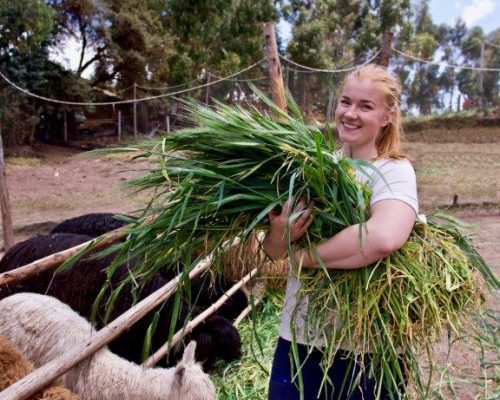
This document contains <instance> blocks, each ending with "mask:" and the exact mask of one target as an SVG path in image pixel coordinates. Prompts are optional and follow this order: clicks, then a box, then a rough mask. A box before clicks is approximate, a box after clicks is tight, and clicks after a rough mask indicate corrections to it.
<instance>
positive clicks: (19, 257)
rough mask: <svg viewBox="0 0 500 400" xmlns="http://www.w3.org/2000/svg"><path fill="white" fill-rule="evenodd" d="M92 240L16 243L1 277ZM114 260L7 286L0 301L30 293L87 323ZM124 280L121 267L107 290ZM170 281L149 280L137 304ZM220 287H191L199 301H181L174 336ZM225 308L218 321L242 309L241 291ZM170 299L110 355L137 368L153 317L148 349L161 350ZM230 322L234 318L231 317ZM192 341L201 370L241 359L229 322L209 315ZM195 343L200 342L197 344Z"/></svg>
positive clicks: (127, 300) (129, 298) (62, 237)
mask: <svg viewBox="0 0 500 400" xmlns="http://www.w3.org/2000/svg"><path fill="white" fill-rule="evenodd" d="M88 240H91V237H90V236H87V235H77V234H68V233H57V234H51V235H45V236H37V237H34V238H31V239H28V240H26V241H24V242H20V243H17V244H16V245H15V246H13V247H12V248H11V249H9V251H7V253H6V254H5V255H4V257H3V258H2V260H0V272H6V271H9V270H12V269H14V268H17V267H20V266H23V265H25V264H28V263H30V262H32V261H35V260H38V259H40V258H43V257H46V256H48V255H50V254H53V253H55V252H58V251H62V250H65V249H67V248H70V247H73V246H76V245H78V244H80V243H84V242H86V241H88ZM113 258H114V255H113V254H111V255H108V256H106V257H104V258H99V259H83V260H80V261H79V262H78V263H77V264H75V265H74V266H73V267H72V268H71V269H70V270H68V271H65V272H63V273H60V274H54V272H52V271H46V272H42V273H40V274H37V275H34V276H32V277H30V278H28V279H26V280H23V281H20V282H17V283H14V284H12V285H9V286H3V287H0V299H1V298H3V297H5V296H8V295H10V294H13V293H19V292H35V293H44V294H48V295H51V296H54V297H56V298H58V299H59V300H61V301H62V302H63V303H66V304H68V305H69V306H70V307H71V308H72V309H73V310H75V311H77V312H79V313H80V314H81V315H83V316H84V317H86V318H89V319H90V316H91V315H92V306H93V303H94V301H95V299H96V298H97V296H98V295H99V292H100V291H101V288H102V287H103V285H104V284H105V282H106V281H107V279H108V278H107V276H106V272H105V270H106V268H107V267H108V266H109V265H110V264H111V262H112V260H113ZM127 274H128V265H123V266H120V267H119V268H118V269H117V271H116V272H115V274H114V275H113V277H112V278H111V286H112V287H116V286H117V285H118V284H119V282H120V281H121V279H122V278H123V277H124V276H126V275H127ZM169 278H170V279H171V277H169V276H164V274H157V275H156V276H154V277H153V278H152V279H151V280H149V281H148V282H147V283H146V284H145V285H144V287H142V288H140V289H139V288H135V289H137V293H134V296H136V300H138V301H139V300H142V299H143V298H145V297H146V296H148V295H149V294H151V293H153V292H154V291H156V290H157V289H159V288H160V287H162V286H163V285H165V284H166V283H167V282H168V281H169V280H170V279H169ZM221 285H223V283H216V284H215V285H212V286H211V285H209V284H208V282H205V279H204V278H199V279H196V280H195V281H193V283H192V285H191V294H192V297H193V299H194V298H197V299H199V300H198V301H197V302H196V305H195V307H194V308H193V305H192V304H190V302H189V301H188V300H187V299H185V298H183V299H182V301H181V308H180V315H179V318H178V321H175V322H177V326H176V330H177V329H180V328H181V327H182V325H183V323H184V321H186V319H189V318H190V317H192V316H195V315H197V314H199V313H200V312H201V311H202V310H203V307H207V306H208V305H210V304H211V303H212V302H213V300H215V297H216V296H217V295H218V294H219V293H220V292H221V291H222V290H223V289H222V286H221ZM110 294H111V292H110V291H108V292H107V293H105V295H104V298H103V301H102V302H101V306H100V308H99V315H98V316H97V319H96V321H95V324H96V327H97V328H98V329H100V328H102V327H103V326H104V325H105V324H106V323H105V322H106V321H104V320H103V316H104V315H105V310H104V307H105V306H104V305H105V304H106V300H107V299H108V298H109V296H110ZM134 296H133V295H132V294H131V293H130V289H129V288H126V289H125V290H123V291H122V292H121V294H120V295H119V296H118V298H117V300H116V302H115V304H114V307H113V311H112V312H111V315H110V320H112V319H114V318H116V317H118V316H119V315H121V314H123V313H124V312H125V311H127V310H128V309H130V308H131V307H132V306H133V304H134ZM230 300H231V301H230V302H229V303H228V305H227V306H226V307H225V308H223V309H222V312H223V313H224V314H223V315H230V316H231V317H233V316H234V315H235V314H236V315H237V314H239V312H240V311H241V310H242V309H243V308H245V307H246V304H247V299H246V295H245V294H244V293H243V291H240V292H239V293H236V294H235V296H234V297H232V298H231V299H230ZM173 304H174V299H169V300H168V301H167V302H166V303H165V304H164V305H163V306H160V307H158V308H157V309H156V310H153V311H151V312H150V313H149V314H147V315H146V316H145V317H144V318H142V319H141V320H140V321H138V322H137V323H135V324H134V325H133V326H131V327H130V328H129V329H128V330H127V331H125V332H124V333H123V334H122V335H120V337H118V338H116V339H115V340H113V342H111V343H110V345H109V347H110V349H111V350H112V351H113V352H115V353H116V354H118V355H120V356H122V357H124V358H126V359H127V360H129V361H133V362H136V363H140V362H142V361H143V351H142V343H143V341H144V338H145V335H146V332H147V330H148V328H149V326H150V324H151V323H152V321H153V319H154V318H155V312H158V321H157V328H156V330H155V332H154V334H153V337H152V341H151V345H152V347H151V348H152V351H155V350H156V349H158V348H159V347H160V346H162V345H163V344H164V342H165V340H166V338H167V337H168V333H169V330H170V326H171V321H172V310H173ZM233 318H234V317H233ZM214 335H216V336H215V337H214ZM190 338H191V339H193V340H200V343H201V340H203V343H204V345H203V346H197V349H196V359H197V360H198V361H203V362H204V367H205V368H207V369H208V368H210V367H211V366H212V365H213V362H214V361H215V360H216V359H217V358H223V359H224V360H227V361H231V360H234V359H236V358H239V357H240V356H241V351H240V348H241V339H240V336H239V334H238V331H237V330H236V328H235V327H234V326H233V325H232V324H231V322H230V321H229V320H227V319H226V318H224V317H223V316H218V315H212V316H210V317H209V318H207V320H206V321H205V322H204V323H203V324H202V326H200V327H198V328H196V329H195V330H194V331H193V333H192V334H191V335H190ZM198 338H199V339H198ZM179 356H180V354H173V357H171V359H169V360H167V359H166V358H163V359H162V360H160V363H159V365H162V366H170V365H172V362H175V361H176V360H177V359H178V358H179Z"/></svg>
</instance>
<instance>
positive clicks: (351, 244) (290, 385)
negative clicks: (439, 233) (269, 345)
mask: <svg viewBox="0 0 500 400" xmlns="http://www.w3.org/2000/svg"><path fill="white" fill-rule="evenodd" d="M400 94H401V86H400V84H399V82H398V80H397V79H396V77H394V76H393V75H392V74H391V73H389V72H388V71H387V70H386V69H385V68H383V67H380V66H377V65H372V64H371V65H366V66H363V67H361V68H359V69H356V70H354V71H353V72H351V73H350V74H349V75H348V76H347V77H346V78H345V79H344V81H343V82H342V84H341V86H340V88H339V91H338V97H337V105H336V110H335V122H336V126H337V130H338V137H339V140H340V141H341V143H342V151H343V153H344V155H345V156H348V157H351V158H353V159H358V160H364V161H368V162H371V163H373V165H374V166H375V167H377V169H378V170H379V171H380V174H379V173H375V172H374V171H372V170H371V169H370V171H357V172H356V176H357V179H358V180H359V181H364V182H367V183H368V185H369V186H370V188H371V190H372V196H371V200H370V211H371V216H370V218H369V220H368V221H367V222H366V230H363V235H362V237H361V241H360V237H359V226H358V225H353V226H350V227H348V228H346V229H344V230H342V231H341V232H339V233H338V234H336V235H335V236H333V237H332V238H330V239H328V240H327V241H325V242H323V243H321V244H319V245H317V246H316V248H315V249H314V250H315V252H316V253H317V254H318V255H319V257H321V260H322V262H323V263H324V265H326V266H327V267H328V268H336V269H355V268H363V267H365V266H367V265H370V264H372V263H373V262H375V261H377V260H379V259H381V258H384V257H385V256H387V255H389V254H390V253H392V252H394V251H396V250H398V249H399V248H400V247H401V246H403V244H404V243H405V242H406V240H407V239H408V237H409V235H410V232H411V230H412V228H413V225H414V223H415V220H416V218H417V215H418V199H417V186H416V178H415V172H414V170H413V167H412V165H411V163H410V162H409V161H408V160H407V159H405V158H404V157H403V156H402V155H401V153H400V142H401V136H402V128H401V112H400V109H399V98H400ZM367 175H368V176H367ZM290 204H291V203H290V201H287V202H286V203H285V204H284V205H283V207H282V210H281V213H276V212H271V213H270V215H269V218H270V224H271V229H270V231H269V233H268V235H267V237H266V239H265V240H264V250H265V251H266V253H267V254H268V255H269V256H270V257H271V258H273V259H278V258H282V257H285V256H286V245H285V239H284V237H285V227H286V225H287V224H289V225H288V229H289V233H290V240H291V241H292V242H294V241H296V240H298V239H299V238H301V237H302V236H303V235H305V233H306V232H307V229H308V228H309V226H310V224H311V223H312V217H311V209H310V208H306V205H305V204H304V202H303V201H299V202H297V204H296V205H295V208H294V209H291V205H290ZM304 208H305V212H303V213H302V214H301V216H300V217H298V218H297V219H295V220H293V221H292V220H291V221H290V222H288V218H289V216H290V215H292V214H293V213H295V212H298V211H302V210H304ZM294 258H295V260H294V262H292V263H290V264H299V263H300V264H301V265H302V267H307V268H319V264H318V261H317V258H316V256H315V255H314V254H313V252H309V251H307V250H305V249H297V250H296V251H295V253H294ZM299 284H300V283H299V282H298V280H297V279H296V277H295V276H294V272H293V268H290V271H289V276H288V281H287V289H286V296H285V305H284V309H283V314H282V320H281V326H280V332H279V333H280V338H279V341H278V346H277V349H276V352H275V358H274V362H273V368H272V372H271V379H270V385H269V400H294V399H299V398H300V390H299V388H298V386H299V385H298V378H297V374H296V372H297V371H296V370H294V365H293V362H291V354H290V349H291V342H292V339H293V338H294V337H295V340H296V342H297V343H298V350H299V359H300V360H301V363H302V368H301V370H300V374H301V378H302V382H303V388H302V390H303V394H304V399H305V400H308V399H317V398H319V399H334V400H343V399H346V400H347V399H349V400H357V399H360V400H361V399H363V400H369V399H375V398H376V394H375V393H376V386H377V385H376V381H375V380H374V379H373V378H371V377H369V376H368V375H367V374H365V375H364V376H362V377H361V380H360V381H356V382H354V381H355V378H356V376H357V374H358V372H359V371H358V370H356V366H355V365H354V364H355V363H353V362H352V360H349V359H348V358H347V357H346V355H347V352H344V351H340V352H339V353H338V354H337V355H336V357H335V359H334V361H333V365H332V366H331V367H330V368H329V370H328V377H329V382H327V383H326V384H324V383H323V384H322V381H323V377H324V373H323V371H322V369H321V367H320V365H319V360H320V359H321V347H322V340H321V338H320V337H317V336H315V332H311V331H307V332H306V330H305V323H304V321H305V313H306V312H307V301H305V302H301V304H297V298H296V294H297V292H298V289H299ZM311 346H313V347H314V348H315V350H314V351H312V352H311V351H309V350H310V349H311ZM348 347H349V344H345V348H346V350H348ZM369 357H370V355H369V354H368V355H366V359H368V360H369ZM366 370H367V369H366ZM381 384H382V383H381ZM399 387H400V389H399V392H398V393H389V392H388V391H387V390H386V389H385V388H384V387H382V391H381V396H380V398H381V399H386V398H387V399H398V398H400V397H401V396H402V392H403V390H404V382H400V386H399Z"/></svg>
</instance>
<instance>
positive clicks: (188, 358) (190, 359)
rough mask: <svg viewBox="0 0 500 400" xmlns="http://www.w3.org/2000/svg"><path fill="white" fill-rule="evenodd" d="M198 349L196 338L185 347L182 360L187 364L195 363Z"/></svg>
mask: <svg viewBox="0 0 500 400" xmlns="http://www.w3.org/2000/svg"><path fill="white" fill-rule="evenodd" d="M195 350H196V342H195V341H194V340H192V341H190V342H189V344H188V345H187V346H186V348H185V349H184V354H183V355H182V362H183V363H186V364H194V362H195V359H194V353H195Z"/></svg>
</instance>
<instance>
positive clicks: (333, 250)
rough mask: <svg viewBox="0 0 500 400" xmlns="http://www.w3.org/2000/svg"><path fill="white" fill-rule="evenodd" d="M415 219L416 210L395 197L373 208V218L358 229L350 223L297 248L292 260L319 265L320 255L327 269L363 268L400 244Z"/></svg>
mask: <svg viewBox="0 0 500 400" xmlns="http://www.w3.org/2000/svg"><path fill="white" fill-rule="evenodd" d="M414 222H415V213H414V211H413V210H412V209H411V208H410V207H409V206H407V205H405V203H402V202H399V201H397V200H385V201H381V202H380V203H377V204H375V205H374V206H373V207H372V217H371V218H370V219H369V220H368V221H367V222H366V223H365V224H364V225H363V226H362V228H361V231H360V225H359V224H358V225H352V226H349V227H347V228H345V229H344V230H342V231H341V232H339V233H338V234H336V235H335V236H334V237H332V238H330V239H328V240H327V241H325V242H324V243H322V244H319V245H318V246H316V247H315V248H314V249H312V250H306V249H302V250H298V251H297V252H296V253H295V262H296V263H297V264H300V263H301V264H302V265H303V266H305V267H311V268H319V267H320V263H319V261H318V256H319V258H320V259H321V260H322V262H323V264H324V265H325V266H326V267H328V268H336V269H355V268H361V267H364V266H366V265H369V264H372V263H374V262H375V261H378V260H380V259H382V258H384V257H386V256H387V255H389V254H391V253H393V252H394V251H396V250H398V249H399V248H400V247H401V246H403V245H404V243H405V242H406V240H407V239H408V236H409V235H410V233H411V230H412V228H413V224H414ZM315 253H317V255H316V254H315Z"/></svg>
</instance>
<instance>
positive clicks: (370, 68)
mask: <svg viewBox="0 0 500 400" xmlns="http://www.w3.org/2000/svg"><path fill="white" fill-rule="evenodd" d="M351 77H354V78H356V79H359V80H365V79H367V80H370V81H372V82H374V83H375V84H376V85H377V86H378V87H380V89H382V91H383V92H384V103H385V107H386V108H387V110H388V111H390V112H392V114H393V115H392V118H391V119H390V120H389V123H388V124H387V125H386V126H384V127H382V129H381V131H380V134H379V136H378V138H377V141H376V142H375V145H376V147H377V153H378V157H379V158H395V159H400V158H404V155H402V154H401V153H400V147H401V140H402V139H403V125H402V116H401V110H400V108H399V99H400V96H401V84H400V82H399V79H398V78H397V77H396V76H394V75H393V74H391V73H390V72H389V71H388V70H387V68H385V67H382V66H380V65H376V64H367V65H364V66H362V67H360V68H358V69H355V70H354V71H352V72H351V73H349V74H348V75H347V76H346V77H345V78H344V80H343V81H342V83H341V84H340V87H339V93H340V92H342V90H343V88H344V85H345V83H346V81H347V80H348V79H349V78H351Z"/></svg>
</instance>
